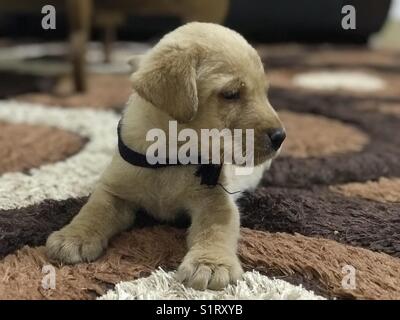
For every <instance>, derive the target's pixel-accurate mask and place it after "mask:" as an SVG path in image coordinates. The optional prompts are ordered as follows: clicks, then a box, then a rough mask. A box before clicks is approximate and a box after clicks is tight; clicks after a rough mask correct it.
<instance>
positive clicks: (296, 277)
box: [0, 45, 400, 299]
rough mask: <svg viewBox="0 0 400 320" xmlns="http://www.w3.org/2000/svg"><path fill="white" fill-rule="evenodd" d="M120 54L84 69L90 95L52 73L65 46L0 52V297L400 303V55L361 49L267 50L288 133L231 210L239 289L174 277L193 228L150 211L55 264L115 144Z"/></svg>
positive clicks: (272, 94)
mask: <svg viewBox="0 0 400 320" xmlns="http://www.w3.org/2000/svg"><path fill="white" fill-rule="evenodd" d="M121 47H122V49H121V48H117V54H116V60H117V62H115V63H114V64H112V65H110V66H107V67H105V66H100V67H99V65H98V64H96V62H95V61H94V62H93V61H91V66H92V67H91V70H92V72H91V74H90V76H89V85H90V87H89V90H88V92H87V93H85V94H73V93H71V88H70V86H69V83H68V81H67V78H66V76H65V72H66V71H65V70H64V69H65V68H67V67H66V66H65V63H64V64H61V65H62V66H64V67H62V68H60V67H59V66H58V67H57V68H55V67H54V63H55V62H57V61H63V59H64V58H65V57H64V53H65V52H64V51H65V48H64V51H63V49H62V47H57V46H55V47H54V48H56V49H54V48H53V51H52V50H50V49H49V48H51V45H50V47H49V48H47V49H46V47H44V48H43V47H40V46H36V47H35V46H30V47H29V48H30V50H26V47H24V46H22V47H18V46H15V47H12V48H0V81H1V82H0V83H1V85H0V99H1V101H0V299H400V134H399V132H400V131H399V130H400V91H399V88H400V63H399V61H400V54H399V53H394V52H381V51H372V50H368V49H366V48H349V47H346V48H340V47H327V46H324V47H304V46H294V45H292V46H259V47H258V50H259V52H260V54H261V56H262V57H263V58H265V63H266V69H267V70H268V76H269V79H270V81H271V89H270V91H269V93H268V95H269V98H270V100H271V103H272V105H273V106H274V107H275V108H276V109H277V110H278V112H279V114H280V116H281V118H282V120H283V122H284V123H285V125H286V128H287V132H288V138H287V141H286V142H285V144H284V150H283V154H282V156H280V157H279V158H278V159H277V160H276V161H275V162H274V163H273V165H272V168H271V170H269V171H268V172H265V175H264V178H263V180H262V183H261V184H260V186H259V187H258V189H257V190H256V191H255V192H254V193H251V194H250V193H244V194H242V196H241V198H240V199H239V201H238V202H239V205H240V208H241V212H242V219H241V220H242V221H241V222H242V229H241V239H240V243H239V256H240V259H241V261H242V264H243V267H244V269H245V271H246V272H245V274H244V276H243V279H242V280H241V281H240V282H238V283H237V285H234V286H229V287H227V288H226V289H225V290H223V291H217V292H216V291H209V290H207V291H196V290H192V289H188V288H185V287H183V286H182V285H180V284H179V283H177V282H175V280H174V277H173V273H174V270H175V269H176V267H177V266H178V265H179V262H180V261H181V259H182V257H183V256H184V254H185V252H186V248H185V232H186V229H185V228H186V227H187V224H185V223H173V224H168V225H166V224H162V223H160V222H157V221H154V220H153V219H151V218H150V217H148V216H147V215H146V214H145V213H140V215H139V219H138V223H137V224H136V225H135V227H134V228H133V229H132V230H129V231H127V232H125V233H123V234H121V235H119V236H117V237H115V238H114V239H113V240H112V241H111V244H110V247H109V248H108V250H107V251H106V253H105V254H104V255H103V256H102V257H101V258H100V259H99V260H97V261H95V262H93V263H82V264H79V265H74V266H68V265H51V264H50V262H49V261H48V259H47V257H46V253H45V250H44V247H43V245H44V243H45V241H46V238H47V237H48V235H49V234H50V233H51V232H52V231H54V230H58V229H60V228H61V227H63V226H64V225H65V224H67V223H68V222H69V221H70V220H71V219H72V217H73V216H74V215H76V214H77V213H78V212H79V210H80V208H81V207H82V205H83V204H84V203H85V201H87V197H88V195H89V194H90V192H91V191H92V190H93V185H94V183H95V182H96V180H97V179H98V177H99V175H100V174H101V172H102V170H103V169H104V167H105V166H106V165H107V163H108V162H109V161H110V157H111V155H112V152H113V150H114V148H115V147H116V135H115V129H116V124H117V121H118V119H119V117H120V112H121V110H122V109H123V106H124V103H125V102H126V101H127V99H128V97H129V94H130V84H129V81H128V74H125V73H124V72H125V71H126V70H125V69H123V68H122V67H121V65H122V64H121V60H123V59H125V58H126V56H125V55H124V54H122V53H124V52H125V51H127V50H126V48H129V51H132V50H131V49H132V47H131V46H130V47H125V51H124V50H123V46H122V45H121ZM133 47H135V46H133ZM24 48H25V49H24ZM143 48H145V46H139V49H138V51H140V50H143ZM7 50H8V51H7ZM10 50H11V51H12V50H14V51H13V52H14V54H10ZM133 51H134V50H133ZM121 52H122V53H121ZM13 59H14V60H13ZM118 59H119V60H118ZM11 60H12V61H11ZM13 66H14V67H13ZM3 84H4V85H3Z"/></svg>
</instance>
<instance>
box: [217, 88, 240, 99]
mask: <svg viewBox="0 0 400 320" xmlns="http://www.w3.org/2000/svg"><path fill="white" fill-rule="evenodd" d="M221 96H222V98H224V99H225V100H239V99H240V91H239V90H235V91H224V92H222V93H221Z"/></svg>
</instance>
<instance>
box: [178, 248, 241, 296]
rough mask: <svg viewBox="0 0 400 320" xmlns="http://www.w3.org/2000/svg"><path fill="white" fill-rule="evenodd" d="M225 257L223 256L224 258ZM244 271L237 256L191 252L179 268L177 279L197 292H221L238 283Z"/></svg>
mask: <svg viewBox="0 0 400 320" xmlns="http://www.w3.org/2000/svg"><path fill="white" fill-rule="evenodd" d="M222 255H223V256H222ZM242 274H243V269H242V267H241V265H240V261H239V259H238V258H237V256H236V255H235V254H229V255H227V254H226V253H225V254H221V257H217V256H216V255H215V253H213V254H212V255H210V256H208V255H207V253H203V254H201V253H197V254H192V253H191V252H189V253H188V254H187V255H186V257H185V258H184V259H183V262H182V263H181V265H180V266H179V268H178V270H177V273H176V279H177V280H178V281H180V282H182V283H184V284H185V285H187V286H189V287H192V288H193V289H197V290H205V289H207V288H208V289H211V290H221V289H223V288H225V287H226V286H227V285H228V284H229V283H236V282H237V281H238V280H239V279H240V278H241V276H242Z"/></svg>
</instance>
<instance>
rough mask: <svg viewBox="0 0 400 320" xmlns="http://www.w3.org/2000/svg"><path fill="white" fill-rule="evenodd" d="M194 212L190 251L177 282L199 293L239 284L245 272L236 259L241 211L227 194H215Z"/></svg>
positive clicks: (189, 238)
mask: <svg viewBox="0 0 400 320" xmlns="http://www.w3.org/2000/svg"><path fill="white" fill-rule="evenodd" d="M213 193H214V194H211V193H210V192H208V194H207V195H205V197H201V199H199V200H201V201H199V200H197V201H196V202H194V203H193V206H192V207H191V208H190V210H191V214H192V225H191V227H190V229H189V236H188V246H189V251H188V253H187V254H186V256H185V258H184V259H183V262H182V263H181V265H180V266H179V268H178V271H177V279H178V280H179V281H181V282H184V283H185V284H186V285H188V286H190V287H193V288H195V289H202V290H203V289H206V288H209V289H213V290H218V289H222V288H224V287H225V286H227V285H228V283H235V282H236V281H237V280H238V279H239V278H240V277H241V275H242V273H243V270H242V267H241V265H240V261H239V259H238V257H237V255H236V250H237V241H238V238H239V226H240V221H239V220H240V218H239V211H238V208H237V207H236V205H235V204H234V202H233V200H232V199H230V197H229V196H227V195H226V194H225V193H222V192H219V191H216V190H213Z"/></svg>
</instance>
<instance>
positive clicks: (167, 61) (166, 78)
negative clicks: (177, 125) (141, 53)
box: [131, 45, 198, 123]
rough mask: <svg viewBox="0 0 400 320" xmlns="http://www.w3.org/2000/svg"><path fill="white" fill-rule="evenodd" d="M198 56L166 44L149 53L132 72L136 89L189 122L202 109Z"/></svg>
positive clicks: (156, 104)
mask: <svg viewBox="0 0 400 320" xmlns="http://www.w3.org/2000/svg"><path fill="white" fill-rule="evenodd" d="M195 65H196V59H195V55H193V54H191V53H190V52H189V50H185V49H183V48H180V47H177V46H172V45H168V46H166V45H164V46H162V47H159V48H157V47H155V48H154V49H153V52H151V53H149V54H147V55H146V57H145V58H144V59H143V61H142V62H141V64H140V66H139V69H138V70H137V71H136V72H135V73H134V74H132V76H131V81H132V84H133V88H134V89H135V90H136V91H137V92H138V93H139V95H141V96H142V97H143V98H144V99H146V100H147V101H149V102H151V103H152V104H154V105H155V106H156V107H158V108H160V109H162V110H164V111H165V112H167V113H168V114H169V115H170V116H171V117H173V118H174V119H176V120H178V122H182V123H185V122H189V121H190V120H191V119H193V117H194V116H195V115H196V112H197V108H198V97H197V85H196V69H195Z"/></svg>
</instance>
